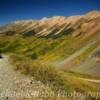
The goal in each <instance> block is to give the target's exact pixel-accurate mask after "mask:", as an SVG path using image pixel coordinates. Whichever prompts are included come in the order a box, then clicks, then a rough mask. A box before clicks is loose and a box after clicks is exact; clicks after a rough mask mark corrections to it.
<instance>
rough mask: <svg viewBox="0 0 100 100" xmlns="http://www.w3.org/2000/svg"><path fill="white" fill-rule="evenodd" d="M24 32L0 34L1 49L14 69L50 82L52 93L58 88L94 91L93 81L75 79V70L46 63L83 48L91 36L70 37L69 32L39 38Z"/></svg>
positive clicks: (69, 91) (71, 90)
mask: <svg viewBox="0 0 100 100" xmlns="http://www.w3.org/2000/svg"><path fill="white" fill-rule="evenodd" d="M24 35H25V36H23V35H20V34H17V35H12V36H11V35H10V36H6V35H2V34H0V52H2V53H4V54H9V56H10V58H9V59H10V62H11V63H12V64H13V65H14V68H13V69H14V70H16V71H18V70H20V72H21V73H23V74H26V75H27V74H29V75H32V76H34V77H35V79H36V80H39V81H41V82H42V83H44V84H45V85H49V87H50V88H51V89H52V90H53V91H55V93H57V91H58V90H61V91H66V92H68V93H72V92H74V91H77V92H80V93H81V92H82V93H84V92H88V91H95V90H96V87H95V85H94V84H92V83H89V82H86V81H83V80H81V79H78V78H77V77H76V76H77V75H76V74H75V73H71V74H69V72H65V71H64V70H61V69H58V68H56V67H55V66H53V65H50V64H46V63H45V62H48V61H50V62H52V61H59V60H61V59H65V58H66V57H69V56H70V55H71V54H73V53H74V52H77V50H79V49H80V48H82V47H84V46H85V45H86V43H88V41H89V39H92V38H93V37H87V38H86V39H84V38H83V37H82V36H79V37H72V36H71V35H70V34H68V35H66V36H65V35H63V36H61V37H59V38H42V37H36V36H33V35H32V33H31V34H30V36H27V34H24ZM94 48H95V47H93V49H94ZM93 49H89V50H88V51H86V52H85V53H84V55H81V57H82V59H83V58H86V57H87V56H88V55H89V54H90V51H92V50H93Z"/></svg>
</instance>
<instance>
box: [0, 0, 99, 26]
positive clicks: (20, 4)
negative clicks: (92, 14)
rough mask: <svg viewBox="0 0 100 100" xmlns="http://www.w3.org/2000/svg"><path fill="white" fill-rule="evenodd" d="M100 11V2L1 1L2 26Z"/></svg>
mask: <svg viewBox="0 0 100 100" xmlns="http://www.w3.org/2000/svg"><path fill="white" fill-rule="evenodd" d="M92 10H98V11H100V0H0V25H2V24H6V23H10V22H13V21H16V20H26V19H41V18H43V17H51V16H71V15H81V14H84V13H87V12H89V11H92Z"/></svg>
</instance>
